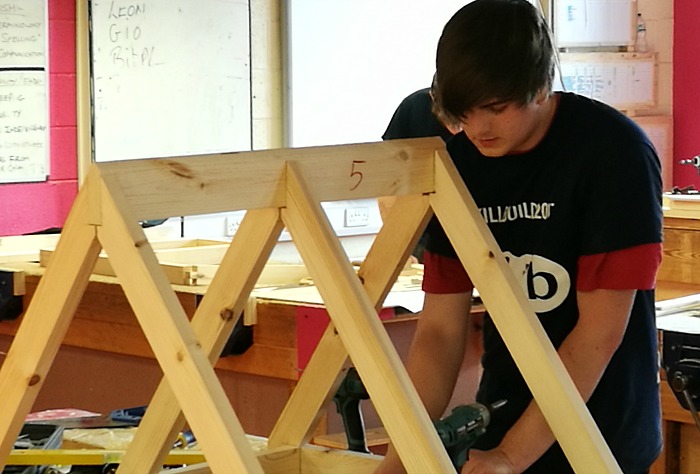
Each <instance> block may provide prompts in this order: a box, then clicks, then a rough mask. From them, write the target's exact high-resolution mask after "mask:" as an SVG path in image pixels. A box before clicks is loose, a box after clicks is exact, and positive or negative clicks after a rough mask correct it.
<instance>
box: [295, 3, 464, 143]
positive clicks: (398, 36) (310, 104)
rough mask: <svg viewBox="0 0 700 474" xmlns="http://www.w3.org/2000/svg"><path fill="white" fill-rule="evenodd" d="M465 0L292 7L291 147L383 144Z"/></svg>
mask: <svg viewBox="0 0 700 474" xmlns="http://www.w3.org/2000/svg"><path fill="white" fill-rule="evenodd" d="M466 3H469V2H468V1H465V0H459V1H457V0H441V1H435V0H287V1H286V15H287V18H286V21H287V26H288V31H287V52H286V54H287V81H288V82H287V85H286V87H287V142H288V143H287V144H288V145H289V146H294V147H299V146H313V145H332V144H342V143H357V142H367V141H377V140H381V136H382V134H383V133H384V130H385V129H386V126H387V125H388V124H389V120H390V119H391V116H392V114H393V113H394V110H395V109H396V107H397V106H398V105H399V103H400V102H401V100H402V99H403V98H404V97H406V96H407V95H408V94H410V93H411V92H414V91H416V90H418V89H422V88H425V87H428V86H430V83H431V81H432V78H433V73H434V72H435V51H436V48H437V42H438V39H439V38H440V34H441V33H442V28H443V26H444V25H445V23H447V20H449V19H450V18H451V16H452V15H453V14H454V13H455V12H456V11H457V10H459V8H461V7H462V6H464V5H465V4H466Z"/></svg>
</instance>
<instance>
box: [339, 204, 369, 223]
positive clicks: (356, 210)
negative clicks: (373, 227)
mask: <svg viewBox="0 0 700 474" xmlns="http://www.w3.org/2000/svg"><path fill="white" fill-rule="evenodd" d="M367 225H369V208H367V207H349V208H347V209H345V227H364V226H367Z"/></svg>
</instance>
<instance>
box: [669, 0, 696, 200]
mask: <svg viewBox="0 0 700 474" xmlns="http://www.w3.org/2000/svg"><path fill="white" fill-rule="evenodd" d="M673 17H674V20H673V32H674V33H673V122H674V125H673V140H674V161H675V163H674V169H673V176H674V178H673V181H674V184H675V185H676V186H680V187H684V186H689V185H693V186H695V188H696V189H700V175H698V172H697V171H696V169H695V167H693V166H690V165H680V164H678V161H679V160H682V159H685V158H692V157H693V156H695V155H700V29H699V28H698V19H700V2H698V1H697V0H676V1H675V3H674V12H673Z"/></svg>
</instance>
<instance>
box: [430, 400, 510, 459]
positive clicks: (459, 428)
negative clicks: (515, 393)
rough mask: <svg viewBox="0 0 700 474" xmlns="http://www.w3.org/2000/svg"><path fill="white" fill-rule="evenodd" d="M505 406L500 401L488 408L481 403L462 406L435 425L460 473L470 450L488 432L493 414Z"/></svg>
mask: <svg viewBox="0 0 700 474" xmlns="http://www.w3.org/2000/svg"><path fill="white" fill-rule="evenodd" d="M505 404H506V401H505V400H500V401H497V402H496V403H493V404H491V405H488V406H487V405H483V404H481V403H471V404H469V405H460V406H457V407H455V408H453V409H452V413H450V414H449V415H447V416H446V417H444V418H442V419H440V420H438V421H436V422H435V423H434V424H435V429H436V430H437V433H438V436H439V437H440V441H442V444H443V445H444V446H445V450H446V451H447V454H448V455H449V456H450V460H451V461H452V464H453V465H454V467H455V469H457V470H458V471H459V470H460V469H461V468H462V466H463V465H464V464H465V463H466V462H467V459H468V453H469V448H471V447H472V446H473V445H474V443H475V442H476V439H477V438H478V437H479V436H481V435H482V434H484V433H485V432H486V427H487V426H488V424H489V423H490V422H491V413H492V412H493V411H494V410H497V409H498V408H500V407H502V406H503V405H505Z"/></svg>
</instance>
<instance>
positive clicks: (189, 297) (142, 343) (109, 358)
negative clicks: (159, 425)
mask: <svg viewBox="0 0 700 474" xmlns="http://www.w3.org/2000/svg"><path fill="white" fill-rule="evenodd" d="M0 267H3V268H6V269H14V270H17V271H21V272H23V274H24V283H25V295H24V298H23V299H24V304H25V307H26V305H27V304H28V303H29V301H30V300H31V298H32V296H33V294H34V290H35V289H36V286H37V284H38V282H39V280H40V278H41V276H42V274H43V272H44V268H43V267H42V266H41V265H40V264H39V263H36V262H12V263H4V264H2V263H0ZM173 288H174V289H175V293H176V295H177V297H178V299H179V301H180V303H181V304H182V305H183V308H184V310H185V312H186V313H187V315H188V316H189V317H190V318H191V317H192V315H193V314H194V312H195V309H196V307H197V303H198V301H199V299H200V298H201V296H202V295H203V294H204V293H205V292H206V289H207V285H201V284H200V285H173ZM416 293H420V288H419V286H418V285H416V287H415V288H413V289H412V291H407V292H405V299H406V300H411V303H410V304H408V301H407V305H408V306H410V307H411V309H413V310H415V309H416V307H415V305H416V301H415V300H416V296H417V295H416ZM255 295H256V296H255V300H256V301H255V324H253V325H252V328H253V335H254V341H253V344H252V345H251V346H250V347H249V348H248V349H247V350H245V352H244V353H242V354H240V355H228V356H225V357H221V358H219V360H218V362H217V364H216V366H215V367H216V371H217V375H218V376H219V379H220V381H221V383H222V385H223V386H224V390H225V391H226V393H227V395H228V397H229V400H230V401H231V403H232V405H233V406H234V409H235V410H236V413H238V416H239V418H240V420H241V424H242V425H243V427H244V428H245V430H246V433H249V434H252V435H257V436H269V434H270V431H271V429H272V428H273V426H274V424H275V422H276V421H277V419H278V417H279V413H280V412H281V410H282V408H283V407H284V405H285V403H286V402H287V400H288V398H289V395H290V394H291V392H292V390H293V389H294V387H295V385H296V382H297V380H298V379H299V377H300V375H301V373H302V371H303V370H304V367H305V366H306V363H307V362H308V360H309V358H310V357H311V354H312V353H313V350H314V349H315V347H316V344H317V343H318V341H319V339H320V338H321V335H322V334H323V331H324V330H325V328H326V325H327V324H328V321H329V317H328V314H327V313H326V311H325V309H324V307H323V305H322V303H321V301H320V299H319V296H318V294H317V292H315V291H314V288H313V287H309V286H299V287H294V285H288V286H286V287H285V288H280V289H273V288H266V289H264V290H263V289H261V290H258V291H256V292H255ZM390 299H391V301H394V302H400V301H401V300H402V299H404V297H402V295H401V294H396V293H390V296H389V297H388V299H387V301H388V302H389V303H390V304H392V306H389V307H386V308H385V309H384V310H383V311H381V312H380V318H382V320H383V321H384V323H385V327H386V328H387V331H388V333H389V336H390V337H391V339H392V341H393V342H394V344H395V346H396V348H397V350H398V352H399V354H400V355H401V356H402V357H403V358H405V356H406V355H407V352H408V347H409V345H410V342H411V340H412V338H413V332H414V329H415V323H416V319H417V316H416V315H415V314H414V313H413V312H411V311H409V310H407V309H405V308H403V307H400V306H399V305H398V303H396V304H395V303H391V302H390V301H389V300H390ZM482 312H483V309H482V308H481V307H480V306H476V307H475V309H474V318H475V324H476V329H478V328H479V325H478V322H479V316H480V314H481V313H482ZM244 319H245V317H244ZM20 322H21V317H20V318H18V319H16V320H14V321H2V322H0V351H2V352H3V353H4V352H5V351H6V350H7V347H8V346H9V343H10V341H11V340H12V336H13V335H14V334H15V332H16V330H17V328H18V326H19V324H20ZM472 337H473V338H474V341H475V342H476V345H472V347H474V349H473V350H472V351H470V353H469V354H467V357H466V358H465V363H464V366H463V368H462V376H461V378H460V385H459V389H458V390H457V392H456V395H455V399H454V400H455V401H454V402H453V403H452V404H451V406H452V405H456V404H457V403H459V401H461V403H464V402H465V401H471V400H473V398H474V394H475V390H476V384H477V382H478V378H479V375H480V366H479V357H480V349H479V345H478V344H479V343H480V335H479V333H478V331H474V332H473V334H472ZM3 357H4V356H3ZM0 360H2V358H0ZM161 376H162V372H161V370H160V368H159V366H158V364H157V362H156V360H155V358H154V355H153V352H152V350H151V349H150V346H149V344H148V342H147V340H146V338H145V336H144V334H143V331H142V330H141V328H140V326H139V325H138V322H137V320H136V318H135V316H134V314H133V310H132V309H131V306H130V305H129V303H128V301H127V299H126V297H125V295H124V292H123V290H122V287H121V286H120V285H119V284H118V280H117V279H116V278H115V277H111V276H104V275H98V274H93V275H92V276H91V278H90V283H89V284H88V287H87V290H86V292H85V294H84V296H83V298H82V301H81V303H80V305H79V306H78V309H77V312H76V315H75V317H74V319H73V322H72V323H71V326H70V328H69V329H68V333H67V334H66V338H65V339H64V342H63V345H62V347H61V349H60V351H59V353H58V356H57V358H56V361H55V363H54V365H53V367H52V370H51V372H49V376H48V378H47V381H46V382H45V385H44V387H43V389H42V391H41V392H40V394H39V396H38V398H37V400H36V402H35V405H34V408H33V410H34V411H40V410H45V409H51V408H62V407H75V408H82V409H86V410H90V411H95V412H99V413H109V412H110V411H111V410H113V409H118V408H124V407H131V406H139V405H143V404H146V403H148V401H149V400H150V399H151V397H152V395H153V392H154V390H155V388H156V386H157V384H158V382H159V381H160V379H161ZM363 414H364V416H365V423H366V427H367V428H368V429H372V428H376V427H378V426H380V425H381V422H380V420H379V418H378V416H377V415H376V412H375V411H374V409H373V407H372V406H371V403H365V402H363ZM342 430H343V427H342V421H341V419H340V417H339V415H337V414H336V413H335V410H334V409H333V408H332V407H331V409H330V410H328V413H327V416H326V419H325V422H324V423H322V424H321V425H320V426H319V430H318V434H320V435H322V434H325V433H339V432H342Z"/></svg>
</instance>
